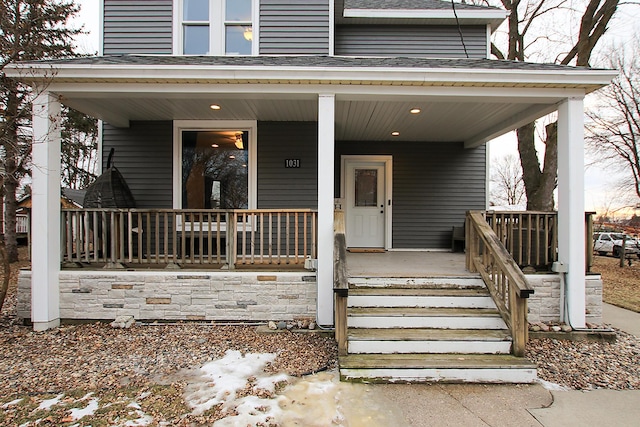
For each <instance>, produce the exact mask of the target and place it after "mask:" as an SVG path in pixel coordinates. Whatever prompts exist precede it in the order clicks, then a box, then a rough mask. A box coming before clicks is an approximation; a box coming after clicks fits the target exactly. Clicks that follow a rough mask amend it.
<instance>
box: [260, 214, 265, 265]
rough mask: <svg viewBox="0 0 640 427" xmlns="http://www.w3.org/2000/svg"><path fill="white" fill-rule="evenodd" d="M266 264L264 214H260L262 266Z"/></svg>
mask: <svg viewBox="0 0 640 427" xmlns="http://www.w3.org/2000/svg"><path fill="white" fill-rule="evenodd" d="M262 263H264V213H262V212H260V264H262Z"/></svg>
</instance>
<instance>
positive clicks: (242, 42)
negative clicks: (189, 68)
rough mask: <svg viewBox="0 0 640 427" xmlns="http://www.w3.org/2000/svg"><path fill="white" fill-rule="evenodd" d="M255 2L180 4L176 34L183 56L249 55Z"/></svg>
mask: <svg viewBox="0 0 640 427" xmlns="http://www.w3.org/2000/svg"><path fill="white" fill-rule="evenodd" d="M255 1H256V0H180V1H179V3H180V4H179V5H178V8H177V10H178V11H179V13H180V14H179V16H178V17H177V19H176V21H177V22H179V23H180V28H177V29H176V30H177V31H176V34H179V37H180V39H179V41H178V43H177V46H178V50H179V53H182V54H184V55H251V54H252V53H253V12H254V10H255V8H254V2H255Z"/></svg>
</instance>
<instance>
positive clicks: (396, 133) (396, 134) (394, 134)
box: [391, 130, 400, 136]
mask: <svg viewBox="0 0 640 427" xmlns="http://www.w3.org/2000/svg"><path fill="white" fill-rule="evenodd" d="M391 136H400V132H398V131H397V130H395V131H393V132H391Z"/></svg>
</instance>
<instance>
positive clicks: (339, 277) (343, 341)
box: [333, 211, 349, 356]
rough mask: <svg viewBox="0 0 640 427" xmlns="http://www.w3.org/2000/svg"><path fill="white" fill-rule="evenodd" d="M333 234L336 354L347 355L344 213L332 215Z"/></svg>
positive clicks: (347, 284)
mask: <svg viewBox="0 0 640 427" xmlns="http://www.w3.org/2000/svg"><path fill="white" fill-rule="evenodd" d="M333 218H334V223H333V233H334V247H333V257H334V258H333V293H334V295H335V307H334V311H335V328H336V330H335V338H336V342H337V343H338V354H339V355H340V356H344V355H346V354H347V298H348V296H349V276H348V274H347V240H346V236H345V217H344V211H336V212H335V214H334V217H333Z"/></svg>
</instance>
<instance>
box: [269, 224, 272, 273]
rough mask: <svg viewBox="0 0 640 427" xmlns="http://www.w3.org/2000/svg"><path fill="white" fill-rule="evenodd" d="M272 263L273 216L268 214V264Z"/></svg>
mask: <svg viewBox="0 0 640 427" xmlns="http://www.w3.org/2000/svg"><path fill="white" fill-rule="evenodd" d="M271 263H273V215H272V214H271V212H269V264H271Z"/></svg>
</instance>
